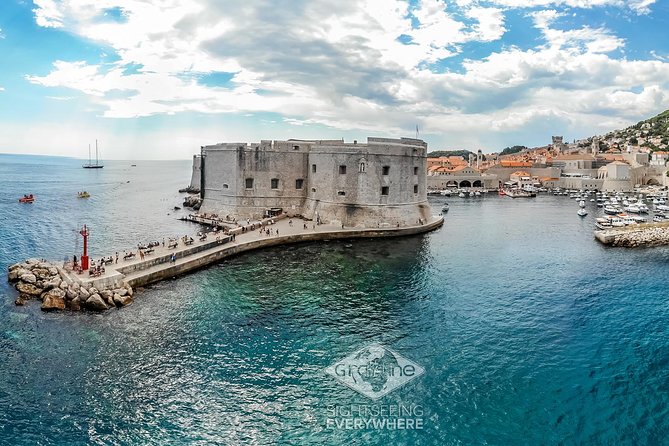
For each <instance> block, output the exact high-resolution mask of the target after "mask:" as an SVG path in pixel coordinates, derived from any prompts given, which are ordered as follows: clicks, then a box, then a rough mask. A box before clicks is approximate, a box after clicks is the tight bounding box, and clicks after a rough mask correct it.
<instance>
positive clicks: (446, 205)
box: [441, 203, 449, 214]
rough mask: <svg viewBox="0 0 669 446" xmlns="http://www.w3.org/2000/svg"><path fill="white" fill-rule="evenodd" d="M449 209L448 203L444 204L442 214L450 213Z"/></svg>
mask: <svg viewBox="0 0 669 446" xmlns="http://www.w3.org/2000/svg"><path fill="white" fill-rule="evenodd" d="M448 209H449V206H448V203H444V205H443V206H442V208H441V213H442V214H445V213H446V212H448Z"/></svg>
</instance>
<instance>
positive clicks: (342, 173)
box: [339, 166, 346, 175]
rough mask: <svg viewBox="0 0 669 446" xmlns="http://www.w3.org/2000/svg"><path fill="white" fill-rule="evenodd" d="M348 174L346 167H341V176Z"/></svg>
mask: <svg viewBox="0 0 669 446" xmlns="http://www.w3.org/2000/svg"><path fill="white" fill-rule="evenodd" d="M345 174H346V166H339V175H345Z"/></svg>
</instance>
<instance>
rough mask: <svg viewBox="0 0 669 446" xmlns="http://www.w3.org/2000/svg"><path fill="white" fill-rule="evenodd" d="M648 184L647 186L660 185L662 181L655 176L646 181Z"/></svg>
mask: <svg viewBox="0 0 669 446" xmlns="http://www.w3.org/2000/svg"><path fill="white" fill-rule="evenodd" d="M646 185H647V186H659V185H660V182H659V181H657V180H656V179H655V178H651V179H650V180H648V181H647V182H646Z"/></svg>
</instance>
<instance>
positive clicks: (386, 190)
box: [381, 186, 390, 195]
mask: <svg viewBox="0 0 669 446" xmlns="http://www.w3.org/2000/svg"><path fill="white" fill-rule="evenodd" d="M389 190H390V188H389V187H388V186H383V187H382V188H381V195H388V191H389Z"/></svg>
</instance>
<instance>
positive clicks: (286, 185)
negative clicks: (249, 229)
mask: <svg viewBox="0 0 669 446" xmlns="http://www.w3.org/2000/svg"><path fill="white" fill-rule="evenodd" d="M369 141H371V143H368V144H357V143H343V142H341V141H331V140H330V141H299V140H288V141H261V142H260V143H254V144H250V145H247V144H219V145H216V146H208V147H205V148H204V149H203V153H204V154H205V157H206V159H205V164H204V165H205V186H204V187H205V197H204V201H203V204H202V208H201V212H206V213H217V214H219V215H220V216H224V215H234V216H236V217H238V218H258V217H261V216H262V214H263V212H264V211H265V210H267V209H269V208H272V207H277V208H282V209H283V210H284V211H285V212H287V213H288V214H289V215H297V214H302V215H304V216H306V217H307V218H316V217H317V216H319V217H320V218H321V220H322V221H323V222H337V223H343V224H344V225H346V226H349V227H378V226H379V225H386V226H388V225H392V226H393V227H395V226H396V225H397V223H399V224H400V225H401V226H406V225H415V224H418V222H419V220H422V221H426V220H428V219H429V217H430V214H431V212H430V207H429V205H428V203H427V188H426V176H427V175H426V170H427V159H426V157H425V156H426V150H427V145H426V144H425V143H424V142H422V141H417V140H410V139H403V140H396V139H387V138H370V139H369ZM400 141H404V143H403V144H402V143H400ZM340 166H345V171H344V170H340ZM384 166H387V172H385V173H386V174H384ZM247 179H249V180H251V179H252V180H253V183H252V184H251V183H250V182H249V183H247V181H246V180H247ZM272 179H276V180H277V181H278V185H277V186H278V187H276V188H273V187H272ZM296 180H303V182H302V188H301V189H298V188H297V186H298V185H297V184H296ZM226 186H227V187H226ZM247 186H251V187H247ZM385 188H387V190H386V189H385ZM386 192H387V193H386Z"/></svg>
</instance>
